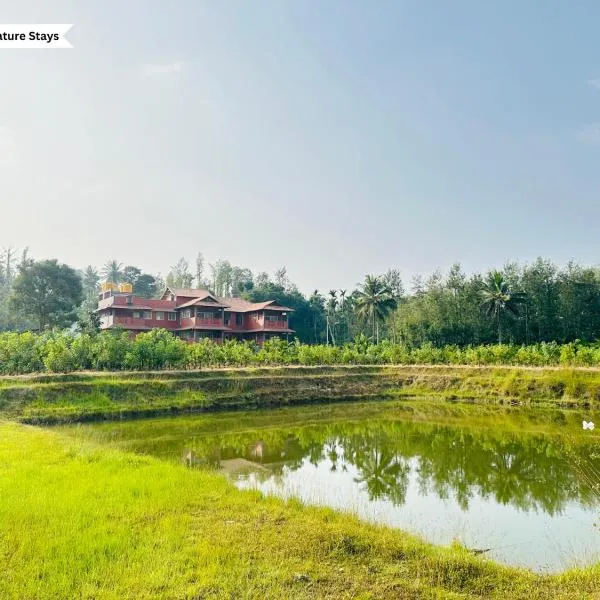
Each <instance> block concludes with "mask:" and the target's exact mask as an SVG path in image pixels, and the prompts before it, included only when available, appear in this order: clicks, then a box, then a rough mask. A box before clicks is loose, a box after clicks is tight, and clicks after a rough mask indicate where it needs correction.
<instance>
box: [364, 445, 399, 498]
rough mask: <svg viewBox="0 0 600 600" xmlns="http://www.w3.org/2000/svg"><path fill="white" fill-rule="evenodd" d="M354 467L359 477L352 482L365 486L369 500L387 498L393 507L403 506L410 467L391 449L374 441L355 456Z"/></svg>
mask: <svg viewBox="0 0 600 600" xmlns="http://www.w3.org/2000/svg"><path fill="white" fill-rule="evenodd" d="M355 466H356V468H357V469H358V470H359V476H358V477H356V478H355V479H354V481H356V483H362V484H365V486H366V489H367V492H368V493H369V500H379V499H384V498H387V499H388V500H390V502H392V503H393V504H394V505H398V504H404V501H405V499H406V491H407V489H408V475H409V473H410V465H409V464H408V463H407V462H406V461H405V460H404V459H402V458H401V457H399V456H396V455H395V454H394V453H393V452H392V451H391V448H389V447H387V446H386V445H385V444H381V443H380V441H379V440H375V441H374V444H373V445H372V446H371V447H370V448H368V449H367V450H366V451H365V452H364V453H361V454H358V455H357V456H356V462H355Z"/></svg>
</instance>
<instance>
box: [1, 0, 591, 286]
mask: <svg viewBox="0 0 600 600" xmlns="http://www.w3.org/2000/svg"><path fill="white" fill-rule="evenodd" d="M0 9H1V10H0V15H1V16H0V20H2V22H4V23H19V22H20V23H28V22H33V23H35V22H38V23H52V22H54V23H74V24H75V27H74V29H73V30H72V31H71V33H70V34H69V36H68V37H69V40H70V41H71V42H72V44H73V45H74V46H75V49H73V50H55V51H39V50H0V78H1V84H0V198H1V203H2V206H1V209H2V210H1V216H0V219H1V221H0V246H7V245H13V246H18V247H22V246H24V245H29V246H30V247H31V251H32V253H33V255H34V256H35V257H37V258H42V257H58V258H59V259H61V260H62V261H65V262H68V263H71V264H73V265H75V266H78V267H83V266H85V265H86V264H88V263H92V264H102V263H103V262H105V261H106V260H107V259H109V258H117V259H119V260H121V261H123V262H125V263H133V264H138V265H140V266H142V267H144V268H145V269H147V270H149V271H154V272H156V271H161V272H162V273H163V274H164V273H165V272H166V271H167V269H168V267H169V265H170V264H173V263H174V262H175V261H176V260H177V258H178V257H180V256H186V257H187V258H188V259H189V260H190V261H193V259H194V256H195V254H196V252H197V251H198V250H201V251H202V252H203V253H204V255H205V256H206V258H207V260H208V261H212V260H215V259H216V258H218V257H222V258H228V259H229V260H231V261H232V262H233V263H234V264H239V265H240V266H248V267H251V268H252V269H254V270H257V271H259V270H266V271H273V270H275V269H276V268H277V267H279V266H281V265H286V266H287V268H288V272H289V274H290V276H291V278H292V279H293V280H295V281H296V282H297V283H298V284H299V285H300V287H301V288H302V289H303V290H305V291H308V290H310V289H312V288H315V287H317V288H321V289H329V288H331V287H351V286H353V285H354V284H355V283H357V282H358V281H359V280H361V279H362V277H363V275H364V273H366V272H382V271H385V270H386V269H387V268H388V267H396V268H399V269H401V271H402V273H403V275H404V276H405V278H406V279H409V278H410V277H411V275H412V274H414V273H415V272H424V273H427V272H430V271H432V270H433V269H434V268H435V267H438V266H439V267H442V268H446V267H447V266H448V265H449V264H451V263H452V262H454V261H460V262H462V263H463V265H464V267H465V268H466V269H467V270H469V271H471V270H476V269H482V268H486V267H488V266H492V265H501V264H502V263H503V262H504V261H505V260H506V259H520V260H532V259H534V258H535V257H536V256H538V255H543V256H547V257H549V258H552V259H554V260H555V261H557V262H560V263H563V262H566V261H567V260H569V259H570V258H575V259H579V260H581V261H583V262H586V263H596V262H598V258H599V252H598V247H599V246H598V225H599V224H600V202H599V201H600V193H599V192H600V42H599V41H598V40H599V37H598V35H599V34H598V31H599V29H598V23H599V22H600V3H598V2H597V1H592V0H590V1H584V0H580V1H578V2H575V3H568V2H563V1H560V2H559V1H548V0H545V1H544V2H540V1H536V2H534V1H529V2H527V1H525V2H524V1H523V0H519V1H507V0H503V1H499V0H498V1H496V2H482V1H481V0H472V1H460V0H454V1H453V2H447V1H446V0H443V1H442V0H439V1H431V2H422V1H420V0H411V1H400V0H399V1H396V2H385V1H381V2H376V3H373V2H367V1H364V2H349V1H347V0H345V1H340V2H334V1H331V0H327V1H322V2H316V1H305V0H303V1H300V0H298V1H294V2H291V1H288V2H285V1H282V0H277V1H272V2H271V1H266V0H255V1H239V2H237V1H232V0H218V1H217V0H214V1H212V2H199V1H182V0H179V1H177V2H170V3H166V2H158V1H157V2H150V1H131V0H130V1H127V2H116V1H106V0H105V1H103V2H94V3H92V2H76V1H72V2H61V1H59V0H54V1H53V2H52V3H48V2H46V1H43V2H42V1H39V2H27V1H25V0H20V2H14V1H12V0H11V1H10V2H7V1H6V0H0Z"/></svg>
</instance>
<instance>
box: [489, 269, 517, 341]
mask: <svg viewBox="0 0 600 600" xmlns="http://www.w3.org/2000/svg"><path fill="white" fill-rule="evenodd" d="M481 298H482V300H481V305H482V307H483V308H484V310H485V312H486V314H487V315H488V317H493V318H494V320H495V321H496V325H497V327H498V343H499V344H501V343H502V322H501V317H502V315H503V314H504V313H508V314H510V315H513V316H515V317H517V316H519V308H520V307H521V305H522V304H523V303H524V302H525V294H523V293H522V292H513V291H511V289H510V288H509V286H508V283H507V282H506V280H505V279H504V275H503V274H502V272H501V271H492V272H491V273H490V274H489V276H488V280H487V282H485V284H484V286H483V288H482V290H481Z"/></svg>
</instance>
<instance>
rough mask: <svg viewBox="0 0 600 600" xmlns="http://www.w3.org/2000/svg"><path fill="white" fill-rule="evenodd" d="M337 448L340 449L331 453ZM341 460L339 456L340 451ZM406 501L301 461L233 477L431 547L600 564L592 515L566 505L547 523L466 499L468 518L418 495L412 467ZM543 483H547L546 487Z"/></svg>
mask: <svg viewBox="0 0 600 600" xmlns="http://www.w3.org/2000/svg"><path fill="white" fill-rule="evenodd" d="M338 448H339V447H338ZM340 454H341V452H340ZM409 464H410V466H411V471H410V475H409V477H408V488H407V492H406V501H405V502H404V503H403V504H402V505H400V506H394V505H393V504H392V503H391V502H389V501H388V500H381V499H374V500H370V499H369V495H368V493H367V491H366V489H365V485H364V484H361V483H357V482H356V481H355V480H356V479H359V477H360V473H359V471H358V470H357V469H356V467H354V466H353V465H351V464H348V465H346V469H347V470H342V469H341V468H340V466H339V464H338V468H337V470H335V471H332V470H331V467H332V462H331V461H330V460H329V459H328V458H323V459H322V460H321V461H320V462H319V463H318V465H316V466H315V465H313V464H311V462H310V461H309V460H308V459H304V461H303V462H302V465H301V466H300V468H298V469H296V470H290V469H289V468H287V467H284V468H283V472H282V474H281V475H273V476H271V477H269V478H267V479H265V477H264V474H261V475H258V474H256V473H250V474H248V475H245V476H240V477H239V478H238V480H237V482H236V483H237V485H238V486H239V487H240V488H253V489H259V490H261V491H263V492H265V493H268V494H275V495H278V496H283V497H285V498H289V497H296V498H300V499H301V500H303V501H305V502H307V503H310V504H319V505H326V506H330V507H332V508H336V509H341V510H347V511H351V512H353V513H355V514H357V515H358V516H360V517H361V518H364V519H367V520H369V521H373V522H377V523H383V524H387V525H391V526H393V527H398V528H401V529H405V530H407V531H411V532H413V533H416V534H418V535H421V536H423V537H424V538H426V539H427V540H429V541H431V542H434V543H437V544H450V543H451V542H452V541H453V540H458V541H460V542H461V543H462V544H464V545H466V546H467V547H469V548H478V549H486V548H492V549H493V550H491V551H490V552H488V553H487V554H486V556H489V557H490V558H494V559H496V560H500V561H502V562H505V563H507V564H512V565H519V566H525V567H528V568H532V569H536V570H544V571H547V570H549V571H558V570H562V569H564V568H567V567H570V566H574V565H577V564H578V561H581V563H582V564H583V563H590V562H593V561H595V560H600V531H599V530H598V529H597V528H596V527H594V522H595V516H596V515H595V514H594V512H593V511H591V510H590V509H589V508H587V509H586V508H584V507H583V506H582V505H580V504H579V503H578V502H576V501H571V502H568V503H567V504H566V505H565V506H564V508H563V510H562V511H561V512H560V513H559V514H555V515H553V516H551V515H549V514H547V513H546V512H544V511H543V510H537V511H536V510H530V511H522V510H520V509H518V508H516V507H514V506H511V505H510V504H509V505H504V504H500V503H498V502H496V501H495V500H493V499H486V498H482V497H480V496H478V495H477V494H476V493H473V496H472V497H471V499H470V501H469V508H468V511H465V510H463V509H462V508H461V507H460V505H459V503H458V502H457V501H456V499H455V494H454V493H452V492H450V493H449V497H448V498H447V499H441V498H440V497H439V496H438V495H437V494H436V493H435V492H434V491H432V490H425V491H424V490H423V489H421V487H420V485H419V481H418V472H417V469H418V465H419V460H418V459H416V458H413V459H411V460H410V461H409ZM549 483H550V482H549Z"/></svg>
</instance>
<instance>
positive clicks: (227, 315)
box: [223, 313, 231, 325]
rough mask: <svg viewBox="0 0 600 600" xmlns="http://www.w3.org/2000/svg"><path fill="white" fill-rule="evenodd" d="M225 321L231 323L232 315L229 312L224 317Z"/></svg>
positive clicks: (226, 323) (227, 323)
mask: <svg viewBox="0 0 600 600" xmlns="http://www.w3.org/2000/svg"><path fill="white" fill-rule="evenodd" d="M223 323H225V325H229V323H231V315H230V314H229V313H226V314H225V316H224V317H223Z"/></svg>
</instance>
